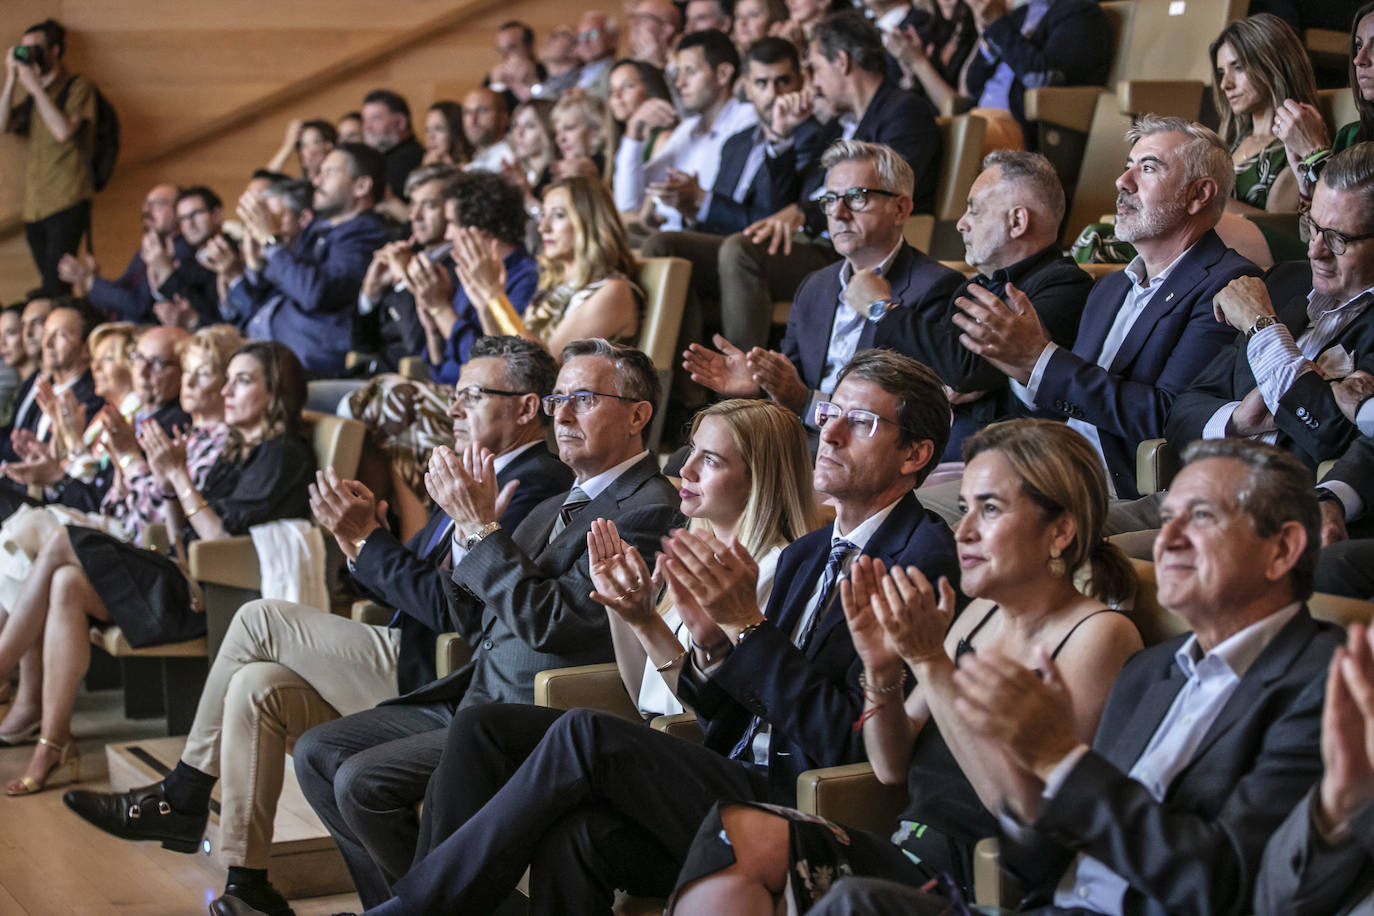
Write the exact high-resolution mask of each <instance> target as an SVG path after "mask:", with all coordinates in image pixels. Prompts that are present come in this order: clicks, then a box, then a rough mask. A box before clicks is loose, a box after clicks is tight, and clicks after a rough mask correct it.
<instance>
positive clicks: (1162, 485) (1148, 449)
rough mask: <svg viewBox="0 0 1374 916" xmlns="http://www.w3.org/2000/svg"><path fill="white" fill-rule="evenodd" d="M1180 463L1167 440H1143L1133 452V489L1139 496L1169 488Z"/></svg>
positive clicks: (1176, 453)
mask: <svg viewBox="0 0 1374 916" xmlns="http://www.w3.org/2000/svg"><path fill="white" fill-rule="evenodd" d="M1181 464H1182V462H1181V460H1180V459H1179V457H1178V452H1176V451H1174V449H1173V446H1171V445H1169V440H1168V439H1145V440H1144V441H1142V442H1141V443H1140V444H1139V445H1138V446H1136V450H1135V488H1136V490H1137V491H1139V493H1140V495H1141V496H1147V495H1149V494H1151V493H1159V492H1160V491H1162V490H1165V489H1167V488H1168V486H1169V481H1171V480H1173V479H1174V475H1175V474H1177V473H1178V469H1179V467H1180V466H1181Z"/></svg>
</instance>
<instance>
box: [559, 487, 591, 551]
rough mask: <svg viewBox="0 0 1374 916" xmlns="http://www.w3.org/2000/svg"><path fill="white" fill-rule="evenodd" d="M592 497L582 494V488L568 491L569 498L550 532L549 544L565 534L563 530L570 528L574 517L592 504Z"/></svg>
mask: <svg viewBox="0 0 1374 916" xmlns="http://www.w3.org/2000/svg"><path fill="white" fill-rule="evenodd" d="M591 501H592V500H591V497H589V496H588V495H587V494H586V493H583V492H582V488H581V487H573V488H572V489H571V490H569V491H568V496H567V498H566V499H564V500H563V506H562V508H560V509H559V510H558V518H556V519H555V520H554V523H553V530H552V531H550V532H549V543H551V544H552V543H553V539H554V538H556V537H558V536H559V535H560V534H562V533H563V529H564V528H566V527H568V522H570V521H572V517H573V516H574V515H576V514H577V513H578V512H579V511H581V509H582V507H583V506H585V505H586V504H587V503H589V502H591Z"/></svg>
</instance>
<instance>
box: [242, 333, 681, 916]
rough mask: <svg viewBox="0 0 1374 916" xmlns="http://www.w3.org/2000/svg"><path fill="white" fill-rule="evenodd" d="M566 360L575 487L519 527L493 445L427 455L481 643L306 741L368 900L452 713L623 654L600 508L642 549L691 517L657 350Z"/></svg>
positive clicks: (298, 752) (466, 610)
mask: <svg viewBox="0 0 1374 916" xmlns="http://www.w3.org/2000/svg"><path fill="white" fill-rule="evenodd" d="M562 363H563V366H562V369H561V370H560V371H559V373H558V383H557V385H556V386H555V388H554V394H553V395H551V396H549V397H547V398H545V400H544V405H543V406H544V410H545V412H546V413H548V414H549V415H550V416H552V417H553V418H554V429H555V435H556V438H557V440H558V455H559V458H560V459H561V460H562V461H563V463H564V464H566V465H568V467H570V468H572V471H573V474H574V476H575V477H576V485H575V486H574V487H573V488H572V490H570V491H569V492H568V493H566V494H560V495H558V496H555V497H552V498H550V499H548V500H546V501H544V502H543V503H540V504H539V505H538V506H536V507H535V508H534V509H532V510H531V511H530V514H529V515H528V516H526V518H525V520H524V521H523V522H521V523H520V525H519V527H517V528H516V529H515V530H514V531H511V532H507V531H504V530H502V529H501V527H500V525H499V524H498V523H497V522H496V521H495V520H496V519H497V518H498V517H499V515H500V513H499V512H498V504H499V502H500V501H501V500H500V494H498V492H497V489H498V488H497V485H496V482H495V476H494V474H493V473H492V469H491V459H490V456H488V455H485V454H483V453H482V452H481V451H480V450H478V449H476V448H469V449H468V450H466V451H465V452H464V453H463V454H462V455H461V456H460V455H454V454H453V453H452V452H450V451H449V450H447V449H436V453H435V456H434V458H433V459H431V461H430V465H429V475H428V476H429V478H430V480H429V481H428V483H431V484H434V486H431V487H430V489H431V492H434V493H436V500H437V501H438V502H439V504H440V506H441V507H442V508H443V509H444V511H445V512H446V513H447V514H448V515H449V517H450V518H452V519H453V520H454V523H455V531H454V536H453V572H452V582H451V584H450V587H449V592H448V600H449V605H450V617H451V619H452V622H453V626H454V629H456V630H457V631H458V632H459V633H460V634H462V636H463V637H464V639H466V640H467V641H468V643H469V644H470V645H472V647H473V650H474V651H473V658H472V661H471V662H469V663H468V664H467V665H464V666H463V667H462V668H461V669H459V670H458V671H456V672H454V673H453V674H451V675H449V676H448V677H446V678H443V679H441V680H438V681H435V682H433V683H431V684H429V685H427V686H425V687H421V688H419V689H418V690H415V691H412V692H411V693H409V694H407V695H406V696H403V697H401V698H399V699H397V700H394V701H390V702H388V703H385V704H383V705H381V706H378V707H376V708H374V709H370V710H367V711H365V712H361V713H358V714H356V715H351V716H346V717H344V718H342V719H338V720H335V721H333V722H330V723H328V724H326V725H322V726H319V727H317V728H313V729H311V730H310V731H308V732H306V733H305V734H304V735H303V736H302V737H301V739H300V740H299V741H298V742H297V743H296V748H295V752H294V758H295V765H296V775H297V778H298V780H299V781H300V785H301V789H302V790H303V792H304V793H305V796H306V798H307V799H308V800H309V801H310V804H311V806H312V807H314V809H315V811H316V812H317V813H318V814H319V815H320V818H321V819H322V820H323V821H324V823H325V826H326V827H328V828H329V831H330V833H331V834H333V836H334V839H335V841H336V842H337V843H338V845H339V849H340V851H341V852H342V853H343V855H344V860H345V862H346V863H347V865H348V868H349V872H350V874H351V875H352V877H353V882H354V884H355V885H356V886H357V888H358V893H359V895H360V896H361V897H362V902H363V905H364V906H365V907H368V906H375V905H377V904H379V903H381V902H382V901H384V900H386V899H387V898H388V897H389V896H390V890H389V887H390V884H391V882H393V881H394V880H396V879H397V878H399V877H400V876H401V875H403V874H405V872H406V871H407V869H408V868H409V867H410V862H411V858H412V856H413V855H414V852H415V845H416V840H417V838H418V835H419V825H418V822H417V820H416V817H415V805H416V803H417V802H419V801H421V800H422V799H423V798H424V794H425V786H426V784H427V783H428V781H429V776H430V773H431V772H432V771H433V769H434V767H435V766H436V765H437V763H438V761H439V756H440V753H441V752H442V750H443V747H444V740H445V730H446V728H447V726H448V723H449V720H450V719H451V718H452V716H453V713H454V712H455V711H456V710H457V709H459V708H465V707H468V706H472V705H474V704H477V703H491V702H503V703H531V702H533V700H534V675H535V673H536V672H538V671H542V670H544V669H546V668H559V667H564V666H568V665H585V664H591V663H595V662H605V661H610V660H611V659H612V658H613V653H612V650H611V639H610V632H609V630H608V628H607V623H606V611H605V609H604V608H602V607H601V606H600V605H599V604H596V603H595V602H593V601H592V600H591V598H590V597H589V595H590V594H591V591H592V584H591V572H590V569H589V561H588V557H587V548H586V542H587V532H588V530H589V529H590V527H591V523H592V520H593V519H596V518H606V519H611V520H613V521H614V522H615V524H616V527H617V528H618V529H619V531H620V533H621V537H623V538H625V540H626V541H628V542H629V543H631V544H633V545H635V546H636V547H637V548H638V549H639V551H640V552H641V553H642V554H643V555H644V556H645V557H652V556H653V554H654V553H655V551H656V549H657V545H658V540H659V538H661V537H662V536H663V535H664V534H666V533H667V532H668V530H669V529H670V528H672V527H673V526H674V525H676V524H678V523H679V521H680V518H681V516H680V515H679V513H678V498H677V493H676V491H674V489H673V487H672V485H671V484H670V483H668V481H667V480H666V479H665V478H664V477H663V476H662V475H661V474H659V472H658V462H657V461H656V459H655V458H654V456H653V455H651V454H649V453H648V452H647V451H645V449H644V445H643V435H644V431H645V430H646V429H647V428H648V426H649V421H650V418H651V416H652V414H653V405H654V403H656V401H657V397H658V377H657V375H656V374H655V372H654V368H653V364H652V363H651V362H650V361H649V358H648V357H647V356H645V355H644V354H643V353H641V352H639V351H638V350H633V349H630V348H627V347H619V346H615V345H613V344H610V343H607V342H606V341H604V340H599V339H594V340H579V341H574V342H573V343H572V344H570V345H569V346H568V347H566V348H565V349H564V350H563V353H562ZM488 394H493V395H495V396H498V397H499V396H501V394H502V393H501V392H497V391H493V392H488ZM650 562H652V560H651V561H650ZM645 584H646V587H647V583H645ZM245 912H249V911H245Z"/></svg>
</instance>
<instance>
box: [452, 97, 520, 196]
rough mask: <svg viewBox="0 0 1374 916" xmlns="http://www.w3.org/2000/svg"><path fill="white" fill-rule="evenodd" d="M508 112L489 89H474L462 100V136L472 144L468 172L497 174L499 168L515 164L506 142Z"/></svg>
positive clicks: (513, 155) (504, 101) (504, 102)
mask: <svg viewBox="0 0 1374 916" xmlns="http://www.w3.org/2000/svg"><path fill="white" fill-rule="evenodd" d="M509 126H510V111H509V110H508V109H507V108H506V98H505V96H504V95H502V94H501V93H499V92H496V91H495V90H493V89H486V88H482V89H474V90H472V91H471V92H469V93H468V94H467V95H465V96H463V132H464V133H465V134H467V135H468V141H469V142H470V143H471V144H472V148H473V152H472V161H470V162H469V163H468V164H467V166H466V168H467V169H468V170H469V171H481V172H495V173H496V174H498V175H500V174H501V169H502V166H503V165H505V163H507V162H514V161H515V151H514V150H512V149H511V148H510V144H509V143H507V142H506V129H507V128H508V127H509Z"/></svg>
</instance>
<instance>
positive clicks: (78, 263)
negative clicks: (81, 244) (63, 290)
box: [57, 253, 100, 296]
mask: <svg viewBox="0 0 1374 916" xmlns="http://www.w3.org/2000/svg"><path fill="white" fill-rule="evenodd" d="M99 271H100V268H99V266H97V264H96V263H95V256H94V255H92V254H89V253H88V254H83V255H79V256H78V255H74V254H64V255H63V256H62V259H61V260H60V261H58V262H57V276H58V279H60V280H61V281H62V282H63V283H70V284H71V285H72V293H73V294H74V295H77V296H84V295H86V294H87V293H89V292H90V291H91V283H92V281H94V279H95V275H96V274H97V273H99Z"/></svg>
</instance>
